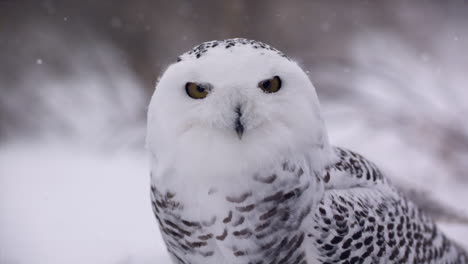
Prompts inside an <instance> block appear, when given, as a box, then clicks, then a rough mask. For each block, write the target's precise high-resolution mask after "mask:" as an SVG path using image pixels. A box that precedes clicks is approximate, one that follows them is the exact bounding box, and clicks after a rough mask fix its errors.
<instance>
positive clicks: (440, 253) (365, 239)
mask: <svg viewBox="0 0 468 264" xmlns="http://www.w3.org/2000/svg"><path fill="white" fill-rule="evenodd" d="M335 152H336V154H337V155H338V157H339V161H338V162H336V163H335V164H333V165H332V166H329V167H327V168H326V170H325V171H324V172H323V174H322V175H320V176H318V175H314V174H312V175H311V174H308V173H305V172H304V170H303V169H302V168H301V167H300V164H294V163H291V162H285V163H283V164H282V165H281V166H279V167H278V168H275V169H274V171H277V172H276V173H271V174H267V175H261V174H255V175H252V179H253V181H255V182H256V184H259V185H267V186H270V190H271V194H270V195H268V196H265V197H262V198H260V199H259V198H258V197H256V196H255V195H254V194H253V193H252V191H247V192H240V193H239V195H238V196H237V197H225V202H226V208H227V210H226V214H225V215H223V216H207V217H206V221H203V222H194V221H192V220H191V219H184V218H183V217H182V215H183V214H181V213H180V212H181V211H183V206H184V205H183V204H180V203H179V202H177V193H175V192H174V193H172V192H170V191H166V192H165V193H163V192H161V191H159V190H158V189H157V187H156V186H153V187H152V192H151V193H152V198H153V199H152V200H153V210H154V213H155V215H156V218H157V220H158V222H159V225H160V228H161V230H162V233H163V237H164V240H165V242H166V244H167V247H168V250H169V252H170V253H171V255H172V256H173V257H174V259H176V260H177V263H185V264H188V263H191V264H195V263H211V262H209V260H210V258H214V257H215V254H219V253H218V252H217V251H216V250H215V247H217V245H216V244H219V243H221V244H225V245H226V247H227V248H229V249H230V250H231V252H230V254H232V256H231V257H232V259H234V260H235V262H232V263H246V264H248V263H258V264H260V263H262V264H267V263H278V264H280V263H282V264H293V263H300V264H306V263H368V264H370V263H434V264H435V263H447V264H448V263H453V264H455V263H457V264H463V263H468V257H467V255H466V253H464V251H463V250H462V249H461V248H459V247H458V246H457V245H456V244H455V243H453V242H451V241H450V240H449V239H447V238H446V237H445V236H444V235H443V234H442V233H441V232H439V230H438V228H437V227H436V225H435V224H434V223H433V222H432V220H431V219H428V218H427V217H426V216H425V215H424V213H422V212H420V211H419V210H418V208H416V207H415V206H414V205H413V204H412V203H411V202H410V201H408V200H406V199H405V198H404V197H401V196H400V194H399V193H398V192H397V191H396V190H395V189H394V188H393V187H392V186H391V184H390V183H388V181H387V180H386V178H385V177H384V176H383V175H382V173H381V172H380V171H379V170H378V169H377V167H376V166H375V165H374V164H373V163H371V162H369V161H368V160H366V159H365V158H364V157H362V156H361V155H358V154H356V153H354V152H351V151H348V150H344V149H340V148H335ZM343 177H348V179H346V180H351V181H353V182H354V183H355V185H353V186H350V187H349V188H339V189H335V188H333V184H335V185H336V183H335V181H336V179H335V178H338V179H339V180H343ZM310 180H312V181H316V182H319V183H323V184H324V185H325V189H326V191H325V192H324V195H323V197H322V198H321V200H320V201H319V203H318V205H317V206H316V207H315V208H313V207H312V203H313V202H312V201H311V204H308V203H307V199H304V198H305V197H307V195H306V194H305V193H307V192H311V191H314V190H311V189H310V187H311V185H310V184H309V182H310ZM217 223H218V224H221V225H222V226H223V227H224V228H223V230H222V232H220V233H216V232H214V231H213V230H212V229H211V227H212V226H214V225H215V224H217ZM239 241H241V242H243V243H239V244H243V245H245V244H248V245H250V247H248V248H246V247H244V248H242V247H239V246H236V245H237V244H238V243H237V242H239ZM245 241H248V243H245Z"/></svg>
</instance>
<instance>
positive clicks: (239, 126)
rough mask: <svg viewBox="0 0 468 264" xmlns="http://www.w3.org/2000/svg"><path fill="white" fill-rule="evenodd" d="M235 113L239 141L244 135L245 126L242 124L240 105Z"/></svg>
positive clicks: (235, 125)
mask: <svg viewBox="0 0 468 264" xmlns="http://www.w3.org/2000/svg"><path fill="white" fill-rule="evenodd" d="M235 112H236V114H237V116H236V122H235V124H234V127H235V130H236V133H237V136H238V137H239V139H242V135H243V134H244V125H242V122H241V117H242V108H241V106H240V105H238V106H237V107H236V109H235Z"/></svg>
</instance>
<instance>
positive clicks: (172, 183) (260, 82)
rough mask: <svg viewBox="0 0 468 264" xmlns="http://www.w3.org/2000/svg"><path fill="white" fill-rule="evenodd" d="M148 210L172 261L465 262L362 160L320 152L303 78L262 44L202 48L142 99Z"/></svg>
mask: <svg viewBox="0 0 468 264" xmlns="http://www.w3.org/2000/svg"><path fill="white" fill-rule="evenodd" d="M147 146H148V149H149V152H150V153H151V196H152V207H153V211H154V213H155V215H156V219H157V222H158V224H159V228H160V230H161V233H162V236H163V239H164V241H165V244H166V246H167V249H168V251H169V253H170V255H171V259H172V261H173V263H178V264H189V263H190V264H222V263H226V264H231V263H232V264H235V263H242V264H249V263H251V264H260V263H262V264H269V263H275V264H293V263H299V264H306V263H308V264H313V263H367V264H370V263H468V257H467V254H466V252H465V251H464V250H463V249H462V248H461V247H460V246H458V245H457V244H456V243H454V242H452V241H450V240H449V239H448V238H447V237H446V236H445V235H443V234H442V233H441V232H440V230H439V229H438V228H437V227H436V225H435V224H434V222H433V221H432V220H431V219H430V218H429V217H427V216H426V215H425V214H424V213H422V212H421V211H420V210H419V209H418V208H417V207H416V206H415V205H414V204H413V203H412V202H411V201H409V200H407V199H406V198H404V197H403V196H402V195H401V194H400V193H399V192H398V191H397V190H396V189H395V188H394V187H393V185H391V183H390V182H389V180H388V179H387V178H386V177H385V176H384V175H383V174H382V172H381V171H379V169H378V168H377V167H376V166H375V165H374V164H373V163H372V162H370V161H369V160H367V159H365V158H364V157H362V156H361V155H359V154H357V153H355V152H352V151H349V150H345V149H342V148H338V147H333V146H332V145H330V143H329V141H328V137H327V131H326V129H325V125H324V121H323V119H322V116H321V112H320V106H319V101H318V98H317V95H316V91H315V88H314V86H313V85H312V83H311V82H310V80H309V78H308V76H307V75H306V73H305V72H304V71H303V70H302V69H301V68H300V67H299V66H298V64H297V63H295V62H294V61H293V60H291V59H290V58H288V57H287V56H286V55H284V54H283V53H281V52H280V51H278V50H276V49H274V48H273V47H271V46H269V45H266V44H264V43H261V42H258V41H253V40H246V39H228V40H223V41H210V42H206V43H203V44H201V45H199V46H197V47H195V48H194V49H192V50H191V51H189V52H187V53H185V54H183V55H181V56H180V57H179V58H178V59H177V62H176V63H174V64H172V65H171V66H169V68H168V69H167V70H166V71H165V73H164V74H163V76H162V77H161V79H160V80H159V83H158V84H157V87H156V90H155V92H154V95H153V97H152V99H151V103H150V106H149V112H148V129H147Z"/></svg>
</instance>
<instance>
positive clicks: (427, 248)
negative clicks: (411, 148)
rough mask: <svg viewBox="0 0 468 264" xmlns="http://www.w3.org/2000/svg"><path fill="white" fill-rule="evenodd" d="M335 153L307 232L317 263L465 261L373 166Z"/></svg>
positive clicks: (467, 260) (354, 156)
mask: <svg viewBox="0 0 468 264" xmlns="http://www.w3.org/2000/svg"><path fill="white" fill-rule="evenodd" d="M335 152H336V154H337V156H338V157H339V159H338V161H337V162H336V163H335V164H333V165H332V166H329V167H328V168H327V169H326V171H325V173H324V175H323V179H324V181H325V195H324V197H323V199H322V200H321V201H320V203H319V206H318V207H317V208H316V210H315V212H314V214H313V216H312V217H313V221H312V222H313V225H314V226H313V227H312V228H311V229H310V230H309V231H310V233H311V237H313V238H314V239H313V241H312V243H313V244H314V248H315V249H316V251H317V252H316V254H317V260H318V261H321V262H324V263H337V262H340V261H345V262H344V263H348V262H349V263H468V257H467V254H466V253H465V252H464V251H463V250H462V249H461V248H460V247H459V246H457V245H456V244H455V243H454V242H452V241H450V240H449V239H448V238H446V236H445V235H443V234H442V233H441V232H440V231H439V229H438V228H437V226H436V225H435V223H434V222H433V221H432V219H431V218H429V217H427V216H426V215H425V214H424V213H423V212H422V211H421V210H419V209H418V208H417V207H416V206H415V205H414V204H413V203H412V202H411V201H409V200H408V199H406V198H405V197H404V196H402V195H401V194H400V192H399V191H398V190H397V189H396V188H394V187H393V186H392V185H391V183H390V182H389V181H388V180H387V179H386V178H385V176H384V175H383V174H382V173H381V172H380V170H379V169H378V168H377V166H376V165H375V164H373V163H372V162H370V161H368V160H367V159H365V158H364V157H363V156H361V155H359V154H357V153H354V152H352V151H349V150H345V149H341V148H335ZM346 261H348V262H346ZM340 263H341V262H340Z"/></svg>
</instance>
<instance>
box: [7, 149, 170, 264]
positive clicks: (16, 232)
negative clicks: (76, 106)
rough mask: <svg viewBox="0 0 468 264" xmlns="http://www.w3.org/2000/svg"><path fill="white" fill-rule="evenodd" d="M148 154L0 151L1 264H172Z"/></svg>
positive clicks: (77, 150) (77, 151)
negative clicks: (155, 205)
mask: <svg viewBox="0 0 468 264" xmlns="http://www.w3.org/2000/svg"><path fill="white" fill-rule="evenodd" d="M146 161H147V159H146V156H145V153H144V152H142V151H134V150H126V151H119V152H117V153H112V152H109V151H96V150H93V149H90V148H83V147H80V146H79V145H76V144H44V143H38V144H9V145H8V146H2V148H1V149H0V175H1V177H0V215H1V217H0V245H1V247H0V263H5V264H6V263H18V264H21V263H27V264H29V263H34V264H41V263H44V264H53V263H87V264H94V263H96V264H98V263H99V264H105V263H169V260H168V258H167V254H166V251H165V248H164V246H163V243H162V241H161V239H160V234H159V230H158V229H157V225H156V221H155V219H154V216H153V214H152V211H151V206H150V199H149V197H150V196H149V176H148V166H147V162H146Z"/></svg>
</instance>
